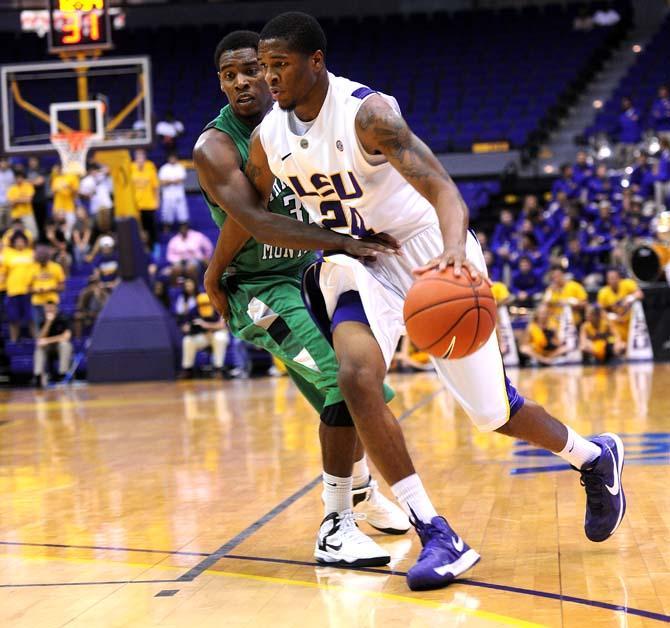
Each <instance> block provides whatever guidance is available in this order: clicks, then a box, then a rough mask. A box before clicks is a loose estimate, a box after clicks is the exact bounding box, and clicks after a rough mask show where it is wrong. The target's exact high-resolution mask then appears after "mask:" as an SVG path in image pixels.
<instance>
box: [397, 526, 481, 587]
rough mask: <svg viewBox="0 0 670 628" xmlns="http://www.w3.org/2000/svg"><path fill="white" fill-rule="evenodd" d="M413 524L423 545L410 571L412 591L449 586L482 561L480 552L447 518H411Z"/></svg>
mask: <svg viewBox="0 0 670 628" xmlns="http://www.w3.org/2000/svg"><path fill="white" fill-rule="evenodd" d="M412 519H413V518H412ZM412 524H413V525H414V527H415V528H416V531H417V534H418V535H419V538H420V539H421V543H422V545H423V549H422V550H421V554H419V560H417V561H416V564H415V565H414V566H413V567H412V568H411V569H410V570H409V571H408V572H407V584H408V586H409V588H410V589H412V591H424V590H427V589H440V588H441V587H446V586H447V585H448V584H449V583H450V582H452V581H453V580H454V579H455V578H456V577H458V576H460V575H461V574H462V573H463V572H465V571H467V570H468V569H470V567H472V566H473V565H474V564H475V563H476V562H477V561H478V560H479V554H478V553H477V552H475V550H473V549H472V548H471V547H470V546H469V545H467V544H466V543H465V542H464V541H463V539H462V538H461V537H460V536H458V534H456V532H454V531H453V530H452V529H451V527H450V526H449V524H448V523H447V521H446V519H445V518H444V517H433V519H432V520H431V522H430V523H423V522H422V521H414V520H412Z"/></svg>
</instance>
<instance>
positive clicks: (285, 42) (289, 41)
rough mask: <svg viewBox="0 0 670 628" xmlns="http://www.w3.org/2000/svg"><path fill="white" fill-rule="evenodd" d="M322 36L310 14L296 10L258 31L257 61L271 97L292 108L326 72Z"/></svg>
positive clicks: (324, 46)
mask: <svg viewBox="0 0 670 628" xmlns="http://www.w3.org/2000/svg"><path fill="white" fill-rule="evenodd" d="M325 56H326V35H325V33H324V32H323V29H322V28H321V26H320V24H319V23H318V22H317V21H316V19H315V18H314V17H312V16H311V15H307V14H306V13H300V12H297V11H293V12H289V13H282V14H281V15H278V16H277V17H275V18H273V19H271V20H270V21H269V22H268V23H267V24H266V25H265V26H264V27H263V30H262V31H261V39H260V43H259V45H258V59H259V61H260V64H261V68H262V70H263V73H264V75H265V80H266V81H267V84H268V85H269V86H270V92H271V94H272V97H273V98H274V99H275V100H276V101H277V103H278V104H279V106H280V107H281V108H282V109H285V110H287V111H291V110H293V109H295V108H296V107H297V106H298V105H299V104H300V103H301V102H302V101H303V100H304V99H305V97H306V96H307V95H308V94H309V92H310V91H311V90H312V89H313V88H314V86H315V85H316V82H317V80H318V79H319V77H320V76H321V75H322V74H323V73H325V72H326V64H325Z"/></svg>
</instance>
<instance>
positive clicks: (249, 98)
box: [237, 94, 256, 105]
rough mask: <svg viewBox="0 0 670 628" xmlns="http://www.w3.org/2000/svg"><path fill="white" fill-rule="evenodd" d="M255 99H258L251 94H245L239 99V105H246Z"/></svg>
mask: <svg viewBox="0 0 670 628" xmlns="http://www.w3.org/2000/svg"><path fill="white" fill-rule="evenodd" d="M253 100H256V99H255V98H254V97H253V96H252V95H251V94H243V95H242V96H240V97H239V98H238V99H237V104H238V105H244V104H246V103H248V102H252V101H253Z"/></svg>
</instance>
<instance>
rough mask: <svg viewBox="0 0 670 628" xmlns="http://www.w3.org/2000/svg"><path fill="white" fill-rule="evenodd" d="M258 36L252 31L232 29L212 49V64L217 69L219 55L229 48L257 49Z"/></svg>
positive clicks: (229, 49)
mask: <svg viewBox="0 0 670 628" xmlns="http://www.w3.org/2000/svg"><path fill="white" fill-rule="evenodd" d="M259 39H260V36H259V35H258V33H255V32H254V31H233V32H232V33H228V34H227V35H226V36H225V37H224V38H223V39H222V40H221V41H220V42H219V43H218V44H217V46H216V50H215V51H214V66H215V67H216V69H217V71H218V69H219V64H220V61H221V55H222V54H223V53H224V52H229V51H231V50H243V49H244V48H252V49H253V50H258V41H259Z"/></svg>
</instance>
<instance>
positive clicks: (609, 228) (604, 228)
mask: <svg viewBox="0 0 670 628" xmlns="http://www.w3.org/2000/svg"><path fill="white" fill-rule="evenodd" d="M589 232H590V234H591V235H592V236H593V235H596V236H601V237H602V238H603V241H604V240H608V241H611V240H615V239H618V238H620V237H621V221H620V220H619V217H618V216H617V215H616V213H615V212H614V211H613V208H612V203H610V202H609V201H600V204H599V205H598V217H597V218H596V219H595V220H594V222H593V225H592V227H591V228H590V229H589Z"/></svg>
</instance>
